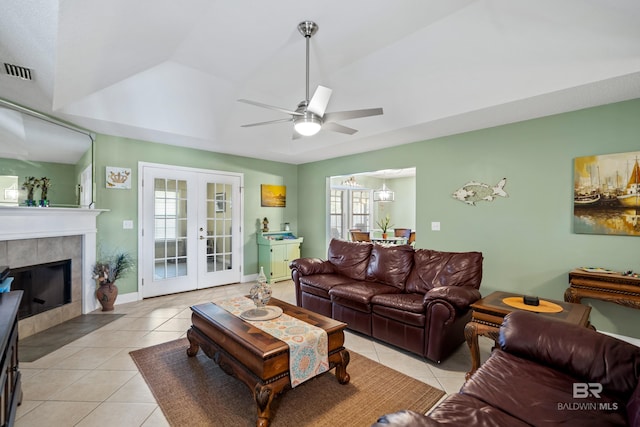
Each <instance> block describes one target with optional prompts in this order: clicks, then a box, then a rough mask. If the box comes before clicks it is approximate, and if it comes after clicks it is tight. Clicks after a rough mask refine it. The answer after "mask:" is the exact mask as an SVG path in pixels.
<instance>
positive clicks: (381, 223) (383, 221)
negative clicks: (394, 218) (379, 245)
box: [376, 215, 393, 239]
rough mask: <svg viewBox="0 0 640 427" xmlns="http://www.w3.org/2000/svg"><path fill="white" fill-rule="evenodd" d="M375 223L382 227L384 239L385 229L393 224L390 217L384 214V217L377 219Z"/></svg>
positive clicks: (385, 235)
mask: <svg viewBox="0 0 640 427" xmlns="http://www.w3.org/2000/svg"><path fill="white" fill-rule="evenodd" d="M376 224H378V227H380V228H381V229H382V238H383V239H386V238H387V231H388V230H389V229H390V228H392V227H393V224H391V217H390V216H389V215H386V216H385V217H384V218H382V219H381V220H379V221H378V222H377V223H376Z"/></svg>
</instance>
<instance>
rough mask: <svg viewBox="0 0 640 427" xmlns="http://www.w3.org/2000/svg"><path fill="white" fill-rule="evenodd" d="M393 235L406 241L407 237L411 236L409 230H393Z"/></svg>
mask: <svg viewBox="0 0 640 427" xmlns="http://www.w3.org/2000/svg"><path fill="white" fill-rule="evenodd" d="M393 233H394V234H393V235H394V236H395V237H406V238H407V239H408V238H409V236H410V235H411V229H410V228H394V229H393Z"/></svg>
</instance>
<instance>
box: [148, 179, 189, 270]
mask: <svg viewBox="0 0 640 427" xmlns="http://www.w3.org/2000/svg"><path fill="white" fill-rule="evenodd" d="M186 198H187V182H186V181H184V180H175V179H164V178H155V179H154V219H155V221H154V223H155V227H154V236H153V237H154V242H155V251H154V278H155V279H156V280H161V279H168V278H173V277H179V276H186V275H187V262H186V261H187V258H186V257H187V226H188V224H187V200H186Z"/></svg>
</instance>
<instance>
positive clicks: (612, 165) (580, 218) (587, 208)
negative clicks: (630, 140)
mask: <svg viewBox="0 0 640 427" xmlns="http://www.w3.org/2000/svg"><path fill="white" fill-rule="evenodd" d="M638 159H640V151H636V152H630V153H618V154H607V155H601V156H586V157H577V158H576V159H575V161H574V175H573V177H574V178H573V180H574V182H573V186H574V195H573V229H574V232H575V233H585V234H613V235H625V236H640V220H639V219H640V167H639V166H638Z"/></svg>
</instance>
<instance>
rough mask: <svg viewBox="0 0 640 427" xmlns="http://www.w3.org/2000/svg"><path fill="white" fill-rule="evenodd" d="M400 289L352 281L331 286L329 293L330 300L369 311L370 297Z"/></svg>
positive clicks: (395, 291)
mask: <svg viewBox="0 0 640 427" xmlns="http://www.w3.org/2000/svg"><path fill="white" fill-rule="evenodd" d="M398 292H400V290H399V289H398V288H396V287H393V286H387V285H383V284H381V283H376V282H354V283H350V284H347V285H338V286H334V287H333V288H331V290H330V291H329V295H330V296H331V302H332V303H334V304H340V305H342V306H345V307H349V308H353V309H354V310H358V311H363V312H365V313H370V312H371V298H373V297H374V296H375V295H380V294H392V293H398Z"/></svg>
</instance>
